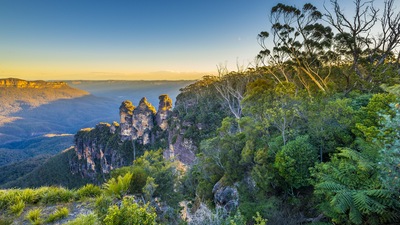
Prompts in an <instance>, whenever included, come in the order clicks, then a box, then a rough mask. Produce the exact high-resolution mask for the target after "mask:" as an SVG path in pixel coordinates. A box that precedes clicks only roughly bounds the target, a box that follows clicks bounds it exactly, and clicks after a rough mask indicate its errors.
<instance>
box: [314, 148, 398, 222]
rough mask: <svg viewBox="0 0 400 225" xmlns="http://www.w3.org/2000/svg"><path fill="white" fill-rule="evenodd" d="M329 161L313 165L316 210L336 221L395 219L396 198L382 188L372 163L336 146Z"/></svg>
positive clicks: (377, 172)
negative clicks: (337, 151) (321, 201)
mask: <svg viewBox="0 0 400 225" xmlns="http://www.w3.org/2000/svg"><path fill="white" fill-rule="evenodd" d="M339 151H340V152H339V153H337V154H335V155H334V156H333V157H332V160H331V162H328V163H324V164H319V165H317V166H316V168H317V169H316V170H317V171H318V172H317V173H315V174H314V176H315V177H316V178H317V184H316V185H315V194H316V195H319V196H321V197H323V199H324V200H323V203H321V204H320V205H319V208H320V210H321V211H322V212H323V213H324V214H325V215H326V216H328V217H330V218H332V222H334V223H340V224H347V223H350V224H382V223H387V222H390V221H392V222H393V221H396V219H397V217H398V216H397V215H400V212H399V211H398V210H399V206H398V205H399V200H398V199H396V198H393V192H392V191H390V190H387V189H382V186H381V185H380V182H379V176H378V175H379V171H377V169H376V168H377V167H376V165H375V166H374V163H373V162H371V161H369V160H368V159H367V158H366V157H363V155H362V154H361V153H359V152H356V151H354V150H351V149H348V148H342V149H339Z"/></svg>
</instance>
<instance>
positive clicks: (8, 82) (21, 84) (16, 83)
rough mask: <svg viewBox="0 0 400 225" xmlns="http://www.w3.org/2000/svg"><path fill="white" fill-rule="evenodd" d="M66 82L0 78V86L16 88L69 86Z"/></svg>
mask: <svg viewBox="0 0 400 225" xmlns="http://www.w3.org/2000/svg"><path fill="white" fill-rule="evenodd" d="M67 86H68V85H67V83H66V82H62V81H61V82H60V81H57V82H47V81H43V80H36V81H26V80H21V79H18V78H6V79H0V87H3V88H4V87H16V88H63V87H67Z"/></svg>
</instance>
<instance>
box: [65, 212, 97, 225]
mask: <svg viewBox="0 0 400 225" xmlns="http://www.w3.org/2000/svg"><path fill="white" fill-rule="evenodd" d="M96 224H99V223H98V221H97V217H96V215H94V214H87V215H84V214H81V215H79V216H78V217H77V218H76V219H74V220H71V221H69V222H67V223H65V225H96Z"/></svg>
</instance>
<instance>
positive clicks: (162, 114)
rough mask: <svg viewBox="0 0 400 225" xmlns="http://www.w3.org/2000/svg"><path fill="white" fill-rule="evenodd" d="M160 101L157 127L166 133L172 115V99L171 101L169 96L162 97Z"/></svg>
mask: <svg viewBox="0 0 400 225" xmlns="http://www.w3.org/2000/svg"><path fill="white" fill-rule="evenodd" d="M158 99H159V100H160V103H159V105H158V111H157V114H156V122H157V126H159V127H160V128H161V130H163V131H164V130H167V129H168V118H169V117H170V116H171V113H172V99H170V98H169V96H168V95H160V97H158Z"/></svg>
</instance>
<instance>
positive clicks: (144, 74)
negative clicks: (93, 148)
mask: <svg viewBox="0 0 400 225" xmlns="http://www.w3.org/2000/svg"><path fill="white" fill-rule="evenodd" d="M279 2H280V3H284V4H290V5H293V4H294V5H296V6H302V5H303V4H304V3H306V2H311V3H313V4H315V5H316V6H319V7H318V8H319V9H320V10H321V11H322V10H323V8H322V7H321V6H322V3H323V1H320V0H308V1H306V0H297V1H290V0H287V1H278V0H0V78H7V77H17V78H21V79H27V80H38V79H42V80H76V79H87V80H104V79H118V80H160V79H161V80H178V79H184V80H191V79H199V78H201V77H202V76H203V75H207V74H215V73H216V72H217V65H227V67H228V69H230V70H235V69H236V65H240V66H243V65H244V66H247V65H248V64H249V63H252V62H253V60H254V57H255V56H256V55H257V53H258V52H259V50H260V46H259V45H258V43H257V35H258V33H260V31H264V30H267V31H269V29H270V28H269V27H270V26H269V23H268V12H269V11H270V9H271V7H273V6H274V5H276V4H277V3H279ZM345 2H351V1H345Z"/></svg>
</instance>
